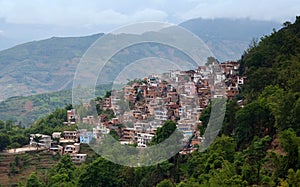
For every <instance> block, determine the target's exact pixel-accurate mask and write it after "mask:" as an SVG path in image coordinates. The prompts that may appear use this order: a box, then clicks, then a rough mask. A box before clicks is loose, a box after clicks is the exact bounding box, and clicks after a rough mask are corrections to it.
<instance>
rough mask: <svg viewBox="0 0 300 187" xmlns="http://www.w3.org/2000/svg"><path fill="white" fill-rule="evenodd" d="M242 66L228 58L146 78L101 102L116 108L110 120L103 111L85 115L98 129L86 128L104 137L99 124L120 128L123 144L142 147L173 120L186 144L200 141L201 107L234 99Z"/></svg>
mask: <svg viewBox="0 0 300 187" xmlns="http://www.w3.org/2000/svg"><path fill="white" fill-rule="evenodd" d="M238 69H239V64H238V63H237V62H225V63H221V64H218V63H217V64H211V65H209V66H199V67H198V68H197V69H195V70H189V71H170V72H167V73H165V74H162V75H157V74H153V75H150V76H148V77H145V78H144V79H143V80H140V81H137V82H135V83H133V84H132V85H126V86H124V87H123V89H121V90H114V91H112V94H111V96H109V97H107V98H104V99H102V100H101V101H98V104H99V105H100V108H101V109H103V110H107V109H110V110H112V111H114V114H115V116H116V117H115V118H112V119H107V118H105V116H101V115H100V116H99V121H97V120H95V119H94V117H93V116H87V117H84V118H82V119H81V122H83V123H88V124H90V125H92V127H93V131H90V132H89V131H86V132H84V133H85V134H86V136H87V134H89V137H93V138H96V139H98V138H100V137H101V136H96V134H97V135H99V134H101V133H99V132H98V131H97V130H96V129H101V130H102V131H103V133H106V134H107V133H109V132H110V131H111V130H116V131H117V133H118V136H119V141H120V143H121V144H136V145H137V147H139V148H142V147H147V144H148V143H149V142H150V141H151V139H152V137H153V136H154V135H155V134H156V131H157V128H159V127H162V124H163V123H164V122H165V121H166V120H173V121H176V122H177V128H178V129H179V130H180V131H181V132H182V133H183V135H184V138H183V141H182V144H183V146H186V147H195V146H196V145H200V143H201V140H202V137H200V132H199V129H198V126H200V125H202V122H201V121H199V117H200V116H201V112H202V111H203V109H204V108H206V107H208V105H209V103H210V100H211V99H212V98H218V97H227V98H229V99H230V98H234V97H236V96H237V95H238V94H239V89H240V86H241V85H243V84H244V81H245V80H246V77H241V76H238ZM118 124H122V128H120V127H116V125H118ZM87 137H88V136H87ZM87 143H88V142H87ZM187 144H188V145H187Z"/></svg>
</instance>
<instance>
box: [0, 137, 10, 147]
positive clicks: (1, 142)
mask: <svg viewBox="0 0 300 187" xmlns="http://www.w3.org/2000/svg"><path fill="white" fill-rule="evenodd" d="M9 144H10V139H9V136H8V135H7V134H3V133H0V151H3V150H4V149H5V148H6V147H7V146H8V145H9Z"/></svg>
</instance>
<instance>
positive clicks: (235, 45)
mask: <svg viewBox="0 0 300 187" xmlns="http://www.w3.org/2000/svg"><path fill="white" fill-rule="evenodd" d="M180 26H182V27H184V28H186V29H188V30H190V31H191V32H193V33H194V34H196V35H197V36H199V37H200V38H201V39H202V40H203V41H204V42H205V43H206V44H207V45H208V46H209V48H210V49H211V51H212V52H213V53H214V54H215V56H216V57H217V59H218V60H219V61H221V62H222V61H226V60H237V59H239V58H240V57H241V55H242V54H243V51H244V50H245V49H246V48H248V46H249V44H250V42H251V40H252V39H260V38H261V37H262V36H265V35H269V34H271V32H272V31H273V29H274V28H275V29H279V28H280V27H281V24H280V23H278V22H273V21H258V20H250V19H226V18H217V19H202V18H198V19H192V20H188V21H186V22H183V23H181V24H180Z"/></svg>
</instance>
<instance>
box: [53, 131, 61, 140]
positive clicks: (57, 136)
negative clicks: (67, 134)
mask: <svg viewBox="0 0 300 187" xmlns="http://www.w3.org/2000/svg"><path fill="white" fill-rule="evenodd" d="M60 137H61V132H54V133H52V138H53V139H60Z"/></svg>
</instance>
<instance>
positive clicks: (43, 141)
mask: <svg viewBox="0 0 300 187" xmlns="http://www.w3.org/2000/svg"><path fill="white" fill-rule="evenodd" d="M36 137H40V139H39V142H35V138H36ZM51 141H52V140H51V136H49V135H45V134H30V142H29V144H30V145H31V146H37V145H38V146H41V147H45V148H50V147H51Z"/></svg>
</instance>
